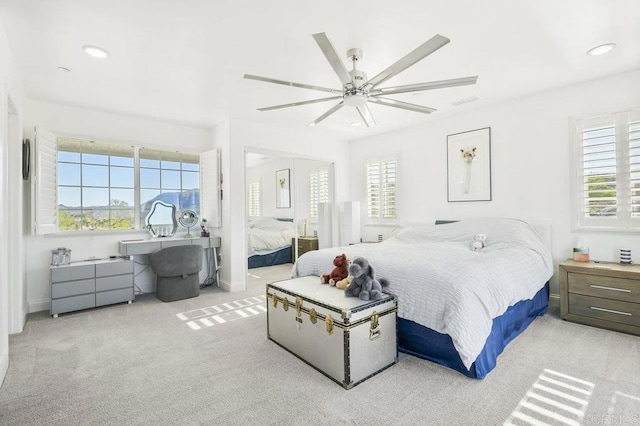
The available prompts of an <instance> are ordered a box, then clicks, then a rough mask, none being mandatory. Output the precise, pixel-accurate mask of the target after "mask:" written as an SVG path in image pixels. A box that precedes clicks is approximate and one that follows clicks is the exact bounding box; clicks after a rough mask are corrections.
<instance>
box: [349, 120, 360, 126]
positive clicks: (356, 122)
mask: <svg viewBox="0 0 640 426" xmlns="http://www.w3.org/2000/svg"><path fill="white" fill-rule="evenodd" d="M351 125H352V126H353V127H360V126H362V123H360V122H358V121H354V122H352V123H351Z"/></svg>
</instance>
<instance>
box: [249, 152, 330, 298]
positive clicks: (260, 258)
mask: <svg viewBox="0 0 640 426" xmlns="http://www.w3.org/2000/svg"><path fill="white" fill-rule="evenodd" d="M245 185H246V212H247V217H246V223H247V287H262V288H264V285H265V284H267V283H272V282H275V281H280V280H285V279H289V278H291V276H292V273H293V266H294V263H295V260H296V259H297V258H298V257H299V256H301V255H302V254H304V253H306V252H307V251H310V250H316V249H318V248H321V247H331V246H332V226H331V225H332V224H331V206H332V204H333V164H332V163H330V162H326V161H321V160H313V159H305V158H295V157H292V156H288V155H286V154H284V153H274V152H267V151H260V150H256V151H247V152H245Z"/></svg>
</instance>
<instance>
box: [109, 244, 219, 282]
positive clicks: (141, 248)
mask: <svg viewBox="0 0 640 426" xmlns="http://www.w3.org/2000/svg"><path fill="white" fill-rule="evenodd" d="M189 244H198V245H201V246H202V247H203V248H204V249H205V250H207V249H209V250H213V252H212V254H213V270H214V272H215V274H216V283H217V284H218V285H220V281H219V279H220V277H219V276H218V248H219V247H220V244H221V241H220V237H213V236H212V237H195V238H179V237H176V238H153V239H148V240H143V239H139V240H123V241H120V242H119V243H118V252H119V253H120V254H122V255H124V256H133V255H136V254H151V253H153V252H154V251H157V250H160V249H162V248H167V247H174V246H184V245H189Z"/></svg>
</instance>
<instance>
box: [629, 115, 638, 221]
mask: <svg viewBox="0 0 640 426" xmlns="http://www.w3.org/2000/svg"><path fill="white" fill-rule="evenodd" d="M628 129H629V130H628V131H629V188H630V192H631V194H630V195H631V218H632V219H640V113H637V114H635V115H633V114H631V117H630V120H629V127H628Z"/></svg>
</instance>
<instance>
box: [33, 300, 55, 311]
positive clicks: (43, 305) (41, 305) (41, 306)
mask: <svg viewBox="0 0 640 426" xmlns="http://www.w3.org/2000/svg"><path fill="white" fill-rule="evenodd" d="M50 308H51V300H50V299H42V300H36V301H35V302H29V313H30V314H32V313H34V312H40V311H48V310H49V309H50Z"/></svg>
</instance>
